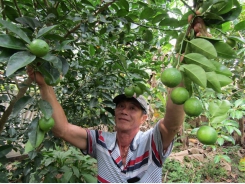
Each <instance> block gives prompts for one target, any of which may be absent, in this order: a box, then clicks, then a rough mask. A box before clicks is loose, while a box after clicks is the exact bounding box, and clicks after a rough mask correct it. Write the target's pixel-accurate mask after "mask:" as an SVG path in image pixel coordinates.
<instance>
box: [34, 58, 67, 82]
mask: <svg viewBox="0 0 245 184" xmlns="http://www.w3.org/2000/svg"><path fill="white" fill-rule="evenodd" d="M54 59H57V58H56V57H54ZM40 60H42V59H41V58H40ZM51 61H52V60H51ZM41 63H42V64H41V65H40V66H39V67H38V71H39V72H41V74H42V75H43V76H45V77H47V78H48V79H49V80H50V83H55V82H56V81H57V80H58V79H59V78H60V71H59V70H58V69H57V68H54V64H53V63H52V64H51V63H50V62H47V61H46V60H42V61H41ZM60 67H62V65H60Z"/></svg>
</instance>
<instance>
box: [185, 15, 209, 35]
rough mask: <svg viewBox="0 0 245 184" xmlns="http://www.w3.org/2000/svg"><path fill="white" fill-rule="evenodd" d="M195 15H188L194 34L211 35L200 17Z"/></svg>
mask: <svg viewBox="0 0 245 184" xmlns="http://www.w3.org/2000/svg"><path fill="white" fill-rule="evenodd" d="M194 17H195V16H194V15H193V14H191V15H189V16H188V22H189V23H191V28H192V29H193V30H194V32H195V35H196V36H197V37H198V36H203V37H212V35H211V34H209V33H208V31H207V27H206V25H205V23H204V21H203V19H202V18H201V17H198V16H196V17H195V18H194ZM193 19H194V20H193Z"/></svg>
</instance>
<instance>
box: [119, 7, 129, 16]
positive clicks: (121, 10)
mask: <svg viewBox="0 0 245 184" xmlns="http://www.w3.org/2000/svg"><path fill="white" fill-rule="evenodd" d="M127 14H128V11H127V10H125V9H120V10H118V11H117V16H118V17H125V16H126V15H127Z"/></svg>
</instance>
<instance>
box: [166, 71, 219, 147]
mask: <svg viewBox="0 0 245 184" xmlns="http://www.w3.org/2000/svg"><path fill="white" fill-rule="evenodd" d="M161 81H162V83H163V84H164V85H165V86H167V87H170V88H174V89H173V90H172V92H171V94H170V98H171V100H172V102H173V103H174V104H177V105H182V104H183V106H184V111H185V113H186V114H187V115H188V116H191V117H197V116H199V115H200V114H201V113H202V111H203V108H202V103H201V101H200V100H199V99H197V98H195V97H190V95H189V92H188V91H187V89H186V88H184V87H177V86H178V85H179V84H180V83H181V81H182V74H181V72H180V71H179V70H178V69H176V68H167V69H165V70H164V71H163V72H162V73H161ZM217 138H218V136H217V132H216V131H215V129H214V128H212V127H210V126H201V127H200V128H199V129H198V131H197V139H198V140H199V141H200V142H201V143H203V144H206V145H212V144H214V143H215V142H216V141H217Z"/></svg>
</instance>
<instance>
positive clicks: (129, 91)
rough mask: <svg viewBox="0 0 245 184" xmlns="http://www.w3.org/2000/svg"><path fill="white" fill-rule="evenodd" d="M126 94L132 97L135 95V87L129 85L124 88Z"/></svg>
mask: <svg viewBox="0 0 245 184" xmlns="http://www.w3.org/2000/svg"><path fill="white" fill-rule="evenodd" d="M124 94H125V96H126V97H129V98H130V97H132V96H133V95H134V87H133V86H129V87H126V88H124Z"/></svg>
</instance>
